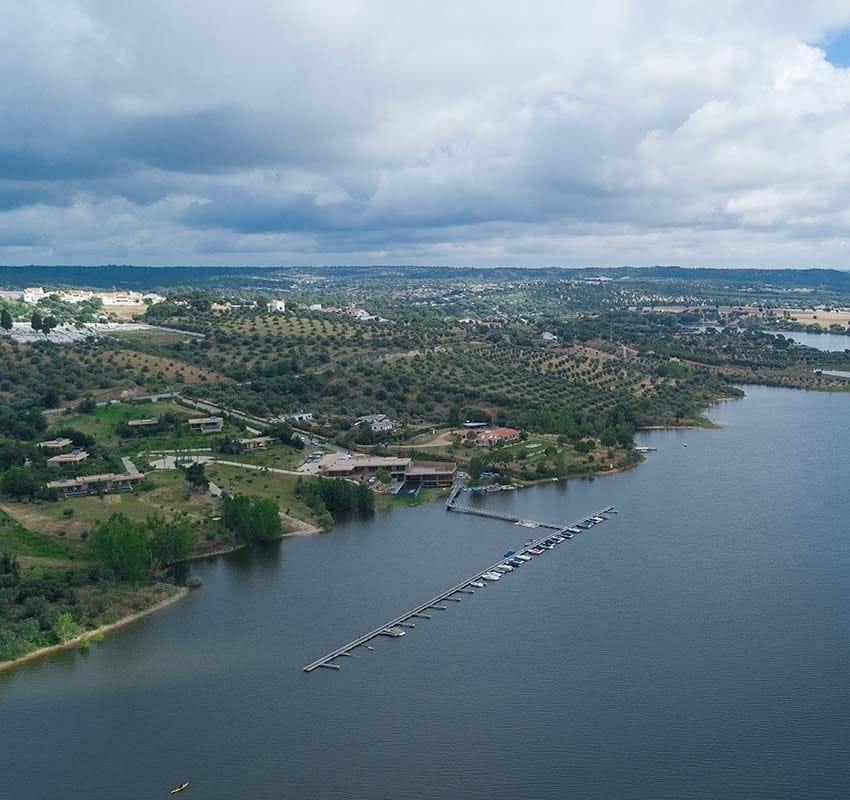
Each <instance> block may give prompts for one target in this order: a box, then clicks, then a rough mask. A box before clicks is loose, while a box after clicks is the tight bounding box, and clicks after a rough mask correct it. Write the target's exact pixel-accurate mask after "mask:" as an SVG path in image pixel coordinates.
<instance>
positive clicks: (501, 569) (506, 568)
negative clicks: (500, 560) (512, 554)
mask: <svg viewBox="0 0 850 800" xmlns="http://www.w3.org/2000/svg"><path fill="white" fill-rule="evenodd" d="M496 569H497V570H499V572H513V571H514V568H513V567H512V566H511V565H510V564H499V566H498V567H496Z"/></svg>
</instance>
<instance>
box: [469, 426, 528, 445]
mask: <svg viewBox="0 0 850 800" xmlns="http://www.w3.org/2000/svg"><path fill="white" fill-rule="evenodd" d="M518 441H519V431H518V430H516V429H515V428H491V429H488V430H486V431H481V433H479V434H478V435H477V436H476V437H475V443H476V444H477V445H478V446H479V447H498V446H499V445H503V444H508V443H510V442H518Z"/></svg>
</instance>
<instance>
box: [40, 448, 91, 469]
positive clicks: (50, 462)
mask: <svg viewBox="0 0 850 800" xmlns="http://www.w3.org/2000/svg"><path fill="white" fill-rule="evenodd" d="M88 457H89V454H88V453H87V452H86V451H85V450H74V452H73V453H59V455H55V456H50V458H48V459H47V466H48V467H64V466H65V465H66V464H80V463H81V462H83V461H85V460H86V459H87V458H88Z"/></svg>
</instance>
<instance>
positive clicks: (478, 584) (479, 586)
mask: <svg viewBox="0 0 850 800" xmlns="http://www.w3.org/2000/svg"><path fill="white" fill-rule="evenodd" d="M469 585H470V586H474V587H475V588H476V589H483V588H484V582H483V581H470V582H469Z"/></svg>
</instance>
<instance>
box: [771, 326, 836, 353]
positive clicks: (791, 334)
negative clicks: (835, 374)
mask: <svg viewBox="0 0 850 800" xmlns="http://www.w3.org/2000/svg"><path fill="white" fill-rule="evenodd" d="M770 333H781V334H782V335H783V336H784V337H785V338H786V339H792V340H793V341H795V342H796V343H797V344H804V345H805V346H806V347H813V348H815V350H823V351H824V352H826V353H843V352H844V351H845V350H850V336H847V335H846V334H843V333H801V332H800V331H770Z"/></svg>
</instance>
